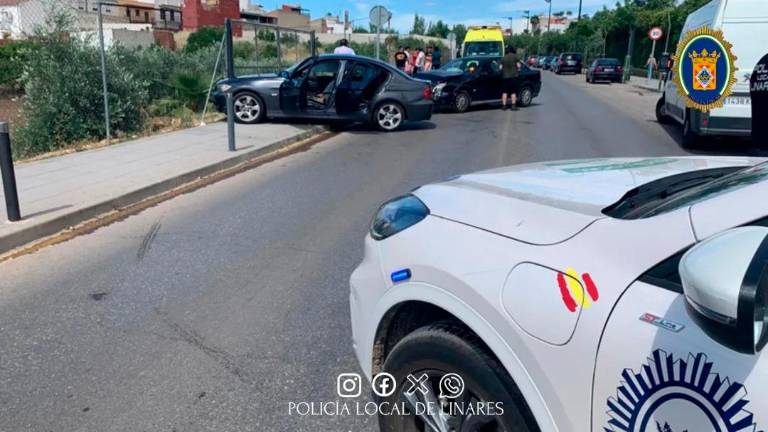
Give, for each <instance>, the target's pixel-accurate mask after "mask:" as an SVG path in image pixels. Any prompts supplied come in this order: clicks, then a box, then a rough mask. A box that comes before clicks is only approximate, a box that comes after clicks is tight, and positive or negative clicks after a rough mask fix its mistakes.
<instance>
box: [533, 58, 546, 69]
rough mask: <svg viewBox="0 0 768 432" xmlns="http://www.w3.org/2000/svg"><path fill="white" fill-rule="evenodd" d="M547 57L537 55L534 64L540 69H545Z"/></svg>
mask: <svg viewBox="0 0 768 432" xmlns="http://www.w3.org/2000/svg"><path fill="white" fill-rule="evenodd" d="M548 59H549V57H548V56H539V58H538V59H537V60H536V66H537V67H539V68H541V69H545V66H546V63H547V61H548Z"/></svg>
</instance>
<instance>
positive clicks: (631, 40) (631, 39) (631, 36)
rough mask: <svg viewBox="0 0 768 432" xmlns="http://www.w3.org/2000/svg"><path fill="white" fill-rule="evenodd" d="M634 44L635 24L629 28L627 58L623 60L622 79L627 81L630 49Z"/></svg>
mask: <svg viewBox="0 0 768 432" xmlns="http://www.w3.org/2000/svg"><path fill="white" fill-rule="evenodd" d="M634 46H635V25H634V24H633V25H632V27H630V28H629V46H627V58H626V60H625V61H624V81H625V82H626V81H629V77H630V76H632V49H633V48H634Z"/></svg>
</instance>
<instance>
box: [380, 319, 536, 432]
mask: <svg viewBox="0 0 768 432" xmlns="http://www.w3.org/2000/svg"><path fill="white" fill-rule="evenodd" d="M384 371H385V372H388V373H390V374H392V375H393V376H394V377H395V382H396V383H397V387H396V389H397V390H396V391H395V392H394V393H393V394H392V395H391V396H389V397H387V398H384V399H382V400H380V402H388V403H389V405H388V406H394V405H397V406H401V407H403V412H402V413H389V414H388V415H384V414H381V415H379V427H380V428H381V431H382V432H446V431H449V432H492V431H515V432H517V431H521V432H527V431H538V430H539V428H538V426H537V425H536V423H535V420H534V419H533V416H532V415H531V413H530V410H529V409H528V407H527V406H526V404H525V402H524V400H523V399H522V397H521V396H520V393H519V390H517V387H516V386H515V384H514V383H513V382H512V380H511V378H510V377H509V375H508V374H507V372H506V371H505V370H504V368H503V367H502V366H501V365H500V364H499V362H498V361H497V360H496V359H495V358H493V357H492V356H490V355H489V354H488V351H487V350H486V348H485V347H484V345H483V344H482V342H481V341H480V340H479V339H477V337H476V336H474V334H472V333H470V332H469V331H467V330H465V329H463V328H462V327H459V326H457V325H455V324H452V323H449V322H444V323H436V324H432V325H429V326H426V327H422V328H420V329H418V330H416V331H414V332H413V333H411V334H409V335H408V336H406V337H405V338H403V339H402V340H401V341H400V342H398V343H397V344H396V345H395V347H394V348H393V349H392V352H391V353H390V354H389V355H388V356H387V359H386V361H385V363H384ZM447 374H455V375H456V376H458V377H460V378H461V385H453V386H451V387H446V386H441V385H440V381H441V380H442V379H443V377H444V376H446V375H447ZM417 383H418V384H417ZM454 384H456V382H455V381H454ZM441 387H443V388H442V389H441ZM446 389H449V390H450V389H455V390H457V391H456V392H455V393H453V394H446ZM411 390H413V391H411ZM458 390H461V391H458Z"/></svg>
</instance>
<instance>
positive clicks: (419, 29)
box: [411, 14, 427, 35]
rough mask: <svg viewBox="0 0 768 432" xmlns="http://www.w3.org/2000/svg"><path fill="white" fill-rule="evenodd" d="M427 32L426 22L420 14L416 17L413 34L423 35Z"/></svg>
mask: <svg viewBox="0 0 768 432" xmlns="http://www.w3.org/2000/svg"><path fill="white" fill-rule="evenodd" d="M426 30H427V29H426V22H425V21H424V17H420V16H419V14H416V15H414V16H413V28H412V29H411V34H416V35H423V34H424V33H425V32H426Z"/></svg>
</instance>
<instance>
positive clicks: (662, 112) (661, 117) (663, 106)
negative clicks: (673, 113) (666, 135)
mask: <svg viewBox="0 0 768 432" xmlns="http://www.w3.org/2000/svg"><path fill="white" fill-rule="evenodd" d="M656 121H658V122H659V123H661V124H668V123H669V116H668V115H667V103H666V101H665V100H664V98H661V99H659V100H658V101H657V102H656Z"/></svg>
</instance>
